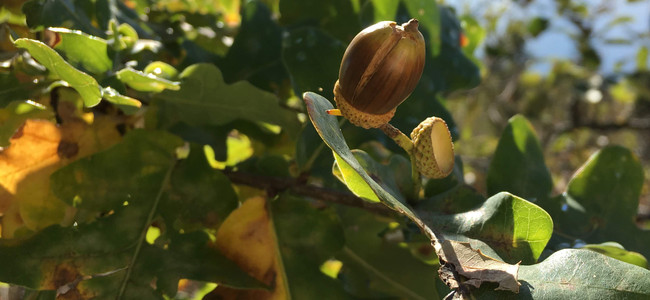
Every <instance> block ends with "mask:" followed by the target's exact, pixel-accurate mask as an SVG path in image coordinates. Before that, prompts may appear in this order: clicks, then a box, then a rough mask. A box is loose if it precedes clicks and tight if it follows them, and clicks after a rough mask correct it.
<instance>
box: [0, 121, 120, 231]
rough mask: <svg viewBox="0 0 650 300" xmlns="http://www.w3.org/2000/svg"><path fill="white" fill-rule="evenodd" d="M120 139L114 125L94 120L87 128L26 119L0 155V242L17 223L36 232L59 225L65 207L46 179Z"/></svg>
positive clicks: (73, 123) (80, 124) (64, 214)
mask: <svg viewBox="0 0 650 300" xmlns="http://www.w3.org/2000/svg"><path fill="white" fill-rule="evenodd" d="M119 139H120V135H119V133H118V132H117V130H116V129H115V123H114V122H113V121H110V120H108V119H99V120H96V121H95V123H94V124H93V125H92V126H91V125H88V124H85V123H84V122H81V121H77V122H68V123H66V124H63V125H61V126H57V125H56V124H54V123H51V122H49V121H45V120H28V121H27V122H25V125H24V126H23V127H22V128H21V129H19V130H18V132H17V133H16V134H15V135H14V136H13V137H12V138H11V139H10V146H9V147H7V148H5V149H3V150H2V151H0V215H4V214H5V212H7V211H12V212H18V213H19V215H18V216H15V215H14V216H11V217H6V218H5V217H3V218H2V233H1V234H0V235H1V236H2V237H3V238H11V237H13V236H14V233H15V231H16V230H17V229H19V228H20V227H21V226H22V225H24V226H25V227H26V228H28V229H30V230H40V229H42V228H44V227H46V226H49V225H52V224H58V223H62V222H64V221H65V219H66V216H71V215H72V213H71V212H70V210H73V208H71V207H70V206H68V205H66V204H65V203H64V202H63V201H61V200H60V199H58V198H56V197H55V196H54V195H53V194H52V192H51V191H50V175H51V174H52V173H53V172H54V171H56V170H57V169H59V168H61V167H62V166H65V165H67V164H69V163H70V162H72V161H74V160H77V159H79V158H82V157H84V156H87V155H90V154H92V153H95V152H97V151H99V150H102V149H104V148H106V147H108V146H110V145H112V144H114V143H115V142H117V141H118V140H119Z"/></svg>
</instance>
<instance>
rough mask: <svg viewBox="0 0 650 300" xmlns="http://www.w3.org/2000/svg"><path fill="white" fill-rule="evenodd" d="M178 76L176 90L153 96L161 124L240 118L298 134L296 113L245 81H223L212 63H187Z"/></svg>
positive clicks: (218, 122)
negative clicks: (275, 126) (230, 82)
mask: <svg viewBox="0 0 650 300" xmlns="http://www.w3.org/2000/svg"><path fill="white" fill-rule="evenodd" d="M180 78H181V85H180V89H179V90H178V91H172V90H166V91H164V92H162V93H160V94H157V95H156V96H155V102H154V105H155V107H156V108H157V110H158V118H159V120H158V122H159V126H161V127H169V126H173V125H174V124H176V123H178V122H185V123H186V124H188V125H190V126H196V127H199V126H214V125H224V124H227V123H230V122H232V121H234V120H237V119H241V120H247V121H252V122H265V123H270V124H274V125H278V126H280V127H282V129H283V130H286V131H287V133H289V135H291V136H295V135H296V134H297V133H298V129H299V122H298V118H297V116H296V114H295V113H294V112H292V111H290V110H288V109H285V108H283V107H282V106H280V104H279V102H278V99H277V97H275V95H273V94H271V93H268V92H265V91H262V90H260V89H258V88H256V87H254V86H253V85H251V84H250V83H248V82H244V81H239V82H235V83H233V84H226V83H225V82H224V81H223V77H222V75H221V71H219V69H217V68H216V67H215V66H214V65H210V64H197V65H192V66H189V67H187V68H186V69H185V70H184V71H183V72H182V73H181V75H180Z"/></svg>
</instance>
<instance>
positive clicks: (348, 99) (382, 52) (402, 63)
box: [334, 19, 425, 128]
mask: <svg viewBox="0 0 650 300" xmlns="http://www.w3.org/2000/svg"><path fill="white" fill-rule="evenodd" d="M424 57H425V46H424V38H423V37H422V34H421V33H420V31H419V30H418V21H417V20H416V19H411V20H410V21H408V22H407V23H404V24H402V25H401V26H400V25H397V24H396V23H395V22H390V21H384V22H379V23H377V24H375V25H372V26H370V27H368V28H366V29H364V30H363V31H361V32H360V33H359V34H357V36H355V37H354V39H352V42H350V45H349V46H348V48H347V49H346V50H345V54H344V55H343V60H342V61H341V68H340V69H339V80H338V81H337V83H336V85H335V87H334V100H335V101H336V104H337V107H338V108H339V109H340V110H341V113H342V114H343V116H345V117H346V118H348V119H349V120H350V122H352V123H353V124H355V125H357V126H361V127H364V128H376V127H380V126H381V125H383V124H386V123H388V121H390V119H391V118H392V117H393V115H394V114H395V110H396V108H397V106H398V105H399V104H400V103H402V102H404V100H406V98H407V97H408V96H409V95H410V94H411V93H412V92H413V90H414V89H415V86H416V85H417V84H418V81H419V80H420V77H421V76H422V71H423V70H424Z"/></svg>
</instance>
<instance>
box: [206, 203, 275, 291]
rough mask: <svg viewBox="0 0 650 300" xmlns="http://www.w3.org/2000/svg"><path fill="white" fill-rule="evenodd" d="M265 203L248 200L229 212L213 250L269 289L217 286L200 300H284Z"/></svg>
mask: <svg viewBox="0 0 650 300" xmlns="http://www.w3.org/2000/svg"><path fill="white" fill-rule="evenodd" d="M267 205H268V203H267V200H266V199H265V198H262V197H255V198H250V199H248V200H247V201H246V202H244V203H243V204H242V206H241V207H239V208H238V209H236V210H235V211H233V212H232V213H231V214H230V215H229V216H228V218H227V219H226V220H225V221H224V223H223V224H222V225H221V227H219V231H218V232H217V239H216V247H217V248H218V249H219V250H221V252H222V253H223V254H224V255H225V256H226V257H228V258H229V259H231V260H233V261H234V262H235V263H236V264H237V265H239V267H240V268H242V269H243V270H244V271H246V272H247V273H248V274H249V275H251V276H252V277H254V278H256V279H258V280H260V281H262V282H264V283H266V284H267V285H269V286H271V288H272V289H271V290H270V291H266V290H237V289H232V288H228V287H225V286H218V287H217V288H216V289H215V290H214V291H212V292H211V293H210V294H209V298H204V299H260V300H262V299H264V300H266V299H286V298H287V289H286V286H285V282H286V278H285V276H284V274H285V273H284V269H283V266H282V261H281V259H280V255H279V253H278V248H277V239H276V236H275V231H274V226H273V221H272V218H271V216H270V215H269V211H268V209H267Z"/></svg>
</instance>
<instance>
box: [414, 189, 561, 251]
mask: <svg viewBox="0 0 650 300" xmlns="http://www.w3.org/2000/svg"><path fill="white" fill-rule="evenodd" d="M418 213H419V214H420V215H421V216H423V218H424V219H425V221H426V223H427V224H428V225H429V226H431V227H433V228H439V229H440V230H442V231H443V232H450V233H453V234H461V235H464V236H467V237H469V238H473V239H478V240H481V241H484V242H485V243H487V244H488V245H490V247H492V248H493V249H494V250H495V251H496V252H497V253H498V254H499V256H501V257H502V258H503V260H504V261H506V262H508V263H513V264H514V263H517V262H522V263H524V264H533V263H535V262H536V261H537V259H538V258H539V256H540V255H541V253H542V250H544V247H545V246H546V243H548V241H549V239H550V238H551V234H552V233H553V220H551V217H550V216H549V215H548V213H546V212H545V211H544V210H543V209H541V208H540V207H538V206H537V205H535V204H533V203H530V202H528V201H526V200H524V199H522V198H519V197H517V196H514V195H512V194H508V193H499V194H497V195H494V196H492V197H490V198H489V199H487V200H486V201H485V203H483V205H481V207H479V208H476V209H474V210H470V211H468V212H464V213H459V214H453V215H438V214H427V213H425V212H423V211H418Z"/></svg>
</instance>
